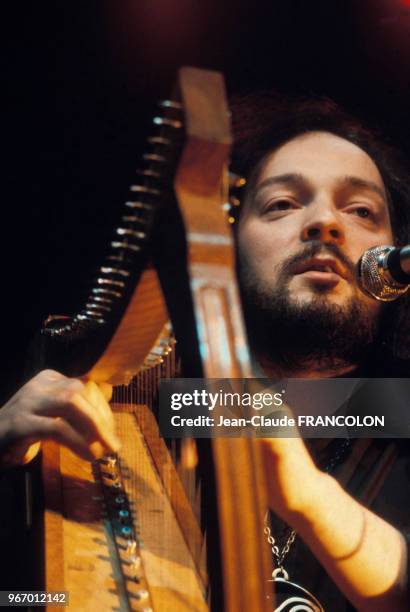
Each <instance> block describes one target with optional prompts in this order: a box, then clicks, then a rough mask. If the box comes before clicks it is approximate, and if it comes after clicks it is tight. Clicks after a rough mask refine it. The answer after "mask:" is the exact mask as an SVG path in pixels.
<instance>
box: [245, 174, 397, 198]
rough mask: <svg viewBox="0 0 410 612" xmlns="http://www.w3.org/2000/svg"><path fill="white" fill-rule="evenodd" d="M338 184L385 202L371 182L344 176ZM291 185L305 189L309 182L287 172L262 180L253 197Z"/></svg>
mask: <svg viewBox="0 0 410 612" xmlns="http://www.w3.org/2000/svg"><path fill="white" fill-rule="evenodd" d="M339 183H340V184H341V185H343V186H347V187H358V188H360V189H369V190H370V191H373V192H374V193H377V195H379V196H381V197H382V198H383V201H384V202H386V201H387V197H386V193H385V191H384V189H383V188H382V187H379V185H377V184H376V183H374V182H373V181H368V180H367V179H363V178H360V177H358V176H350V175H346V176H344V177H343V178H342V179H341V180H340V181H339ZM278 184H280V185H291V186H295V187H299V188H306V187H307V186H309V180H308V179H307V178H306V177H305V176H303V174H300V173H298V172H287V173H286V174H278V175H276V176H269V177H268V178H266V179H265V180H263V181H262V182H261V183H259V185H258V186H257V187H256V189H255V192H254V197H256V196H257V195H258V193H259V192H260V191H262V190H263V189H265V188H266V187H270V186H271V185H278Z"/></svg>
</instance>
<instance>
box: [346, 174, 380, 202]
mask: <svg viewBox="0 0 410 612" xmlns="http://www.w3.org/2000/svg"><path fill="white" fill-rule="evenodd" d="M341 183H342V184H345V185H346V186H351V187H359V188H360V189H369V190H370V191H373V192H374V193H377V194H378V195H379V196H381V197H382V198H383V200H384V202H386V201H387V197H386V192H385V190H384V189H383V188H382V187H379V185H377V184H376V183H374V182H373V181H368V180H366V179H362V178H360V177H358V176H344V177H343V178H342V180H341Z"/></svg>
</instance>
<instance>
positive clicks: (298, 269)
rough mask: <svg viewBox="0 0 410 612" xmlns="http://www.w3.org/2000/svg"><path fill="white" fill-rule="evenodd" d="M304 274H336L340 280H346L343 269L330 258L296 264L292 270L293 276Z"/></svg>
mask: <svg viewBox="0 0 410 612" xmlns="http://www.w3.org/2000/svg"><path fill="white" fill-rule="evenodd" d="M305 272H320V273H323V274H332V275H333V274H336V275H337V276H339V277H341V278H346V277H347V273H346V270H345V268H343V267H342V265H341V264H340V263H339V262H338V261H337V259H332V258H330V257H313V258H311V259H308V260H306V261H302V262H300V263H299V264H297V265H296V266H295V267H294V269H293V274H304V273H305Z"/></svg>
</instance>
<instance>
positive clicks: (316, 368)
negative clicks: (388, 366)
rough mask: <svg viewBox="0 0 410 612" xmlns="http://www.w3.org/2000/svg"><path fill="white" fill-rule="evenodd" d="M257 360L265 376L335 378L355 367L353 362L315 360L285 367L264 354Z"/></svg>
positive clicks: (344, 374)
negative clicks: (320, 361) (322, 361)
mask: <svg viewBox="0 0 410 612" xmlns="http://www.w3.org/2000/svg"><path fill="white" fill-rule="evenodd" d="M257 362H258V363H259V365H260V367H261V369H262V370H263V372H264V374H265V376H267V378H311V379H315V378H337V377H338V376H346V374H348V373H349V372H352V371H353V370H354V369H355V368H356V367H357V366H356V365H355V364H346V363H345V362H343V363H334V362H333V363H332V364H329V363H319V362H317V361H311V362H305V363H304V364H302V365H300V366H299V367H292V366H289V367H287V366H284V365H283V364H278V363H275V362H273V361H272V360H270V359H269V358H267V357H265V356H257Z"/></svg>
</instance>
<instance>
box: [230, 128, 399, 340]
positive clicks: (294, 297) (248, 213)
mask: <svg viewBox="0 0 410 612" xmlns="http://www.w3.org/2000/svg"><path fill="white" fill-rule="evenodd" d="M237 239H238V254H239V270H240V280H241V285H242V289H243V291H244V294H245V300H246V299H247V300H248V303H250V301H251V300H252V299H253V298H252V292H253V294H255V295H256V293H258V294H259V297H258V298H256V297H255V302H257V301H258V299H259V301H260V302H261V303H263V308H264V309H265V310H266V308H267V306H266V304H268V307H269V299H270V297H269V296H270V295H272V296H274V297H273V298H272V301H273V305H274V304H275V301H276V302H277V301H278V300H282V301H283V300H284V299H286V302H287V306H289V304H290V306H292V305H293V306H296V307H297V309H298V314H297V318H299V319H300V317H301V315H300V313H303V312H304V311H308V310H309V309H310V311H311V312H314V313H315V315H314V316H315V318H316V319H317V318H318V316H319V317H320V314H321V309H322V310H323V312H325V311H326V312H327V313H329V312H330V313H332V312H333V317H334V319H335V320H338V319H340V316H341V313H344V312H345V311H346V312H347V311H350V318H356V314H355V312H356V310H355V309H359V310H360V316H361V317H363V319H364V320H366V319H367V322H368V323H369V322H370V324H371V322H372V321H375V320H376V319H377V315H378V312H379V309H380V304H379V303H378V302H376V301H374V300H372V299H371V298H368V297H367V296H365V295H364V294H363V293H362V292H361V291H360V290H359V288H358V286H357V283H356V279H355V267H356V264H357V262H358V260H359V258H360V257H361V255H362V254H363V252H364V251H365V250H366V249H368V248H370V247H373V246H375V245H380V244H392V243H393V234H392V228H391V223H390V217H389V211H388V206H387V198H386V194H385V189H384V185H383V181H382V178H381V176H380V174H379V171H378V169H377V167H376V165H375V164H374V162H373V161H372V160H371V158H370V157H369V156H368V155H367V154H366V153H365V152H364V151H363V150H362V149H360V148H359V147H357V146H356V145H354V144H352V143H351V142H349V141H347V140H344V139H343V138H340V137H338V136H336V135H334V134H331V133H328V132H310V133H308V134H304V135H301V136H299V137H297V138H294V139H292V140H290V141H288V142H287V143H285V144H284V145H282V146H281V147H280V148H278V149H277V150H276V151H274V152H273V153H272V154H270V155H269V156H268V157H267V158H266V159H265V162H264V163H263V165H262V167H261V170H260V172H259V176H258V177H257V179H256V182H255V185H254V188H253V189H252V192H251V193H250V194H249V197H248V198H247V201H246V202H245V203H244V205H243V210H242V211H241V216H240V220H239V226H238V235H237ZM284 296H286V298H284ZM302 316H303V315H302ZM295 317H296V315H295ZM333 325H334V324H333V323H332V322H331V320H329V327H330V328H331V329H332V327H333ZM347 329H348V328H347ZM343 333H344V335H346V330H344V332H343ZM324 342H325V341H324Z"/></svg>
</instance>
